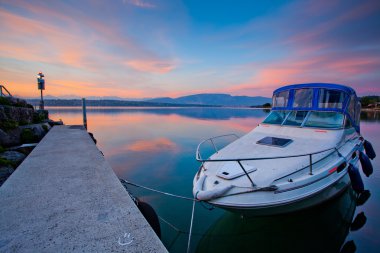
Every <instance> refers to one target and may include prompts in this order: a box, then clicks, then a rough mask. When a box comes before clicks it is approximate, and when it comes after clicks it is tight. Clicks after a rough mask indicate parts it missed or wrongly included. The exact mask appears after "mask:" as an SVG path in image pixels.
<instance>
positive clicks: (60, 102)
mask: <svg viewBox="0 0 380 253" xmlns="http://www.w3.org/2000/svg"><path fill="white" fill-rule="evenodd" d="M26 101H27V102H28V103H30V104H31V105H33V106H38V105H39V103H40V100H39V99H27V100H26ZM44 105H45V106H82V99H44ZM86 105H87V106H129V107H131V106H132V107H133V106H135V107H173V105H174V104H169V103H156V102H147V101H127V100H109V99H108V100H90V99H86ZM175 106H178V107H191V106H198V107H207V105H199V104H198V105H191V104H176V105H175Z"/></svg>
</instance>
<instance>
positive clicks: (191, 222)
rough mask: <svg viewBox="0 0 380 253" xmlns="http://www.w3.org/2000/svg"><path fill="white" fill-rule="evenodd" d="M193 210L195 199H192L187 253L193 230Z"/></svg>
mask: <svg viewBox="0 0 380 253" xmlns="http://www.w3.org/2000/svg"><path fill="white" fill-rule="evenodd" d="M194 212H195V201H193V210H192V211H191V220H190V229H189V240H188V241H187V251H186V252H187V253H189V252H190V242H191V231H192V230H193V220H194Z"/></svg>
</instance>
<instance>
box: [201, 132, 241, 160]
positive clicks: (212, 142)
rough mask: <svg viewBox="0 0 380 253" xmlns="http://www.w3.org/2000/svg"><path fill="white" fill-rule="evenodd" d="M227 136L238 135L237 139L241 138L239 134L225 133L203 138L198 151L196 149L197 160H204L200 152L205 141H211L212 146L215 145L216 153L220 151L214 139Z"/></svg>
mask: <svg viewBox="0 0 380 253" xmlns="http://www.w3.org/2000/svg"><path fill="white" fill-rule="evenodd" d="M227 136H234V137H236V139H238V138H239V136H237V135H236V134H224V135H219V136H214V137H211V138H208V139H205V140H203V141H202V142H201V143H199V144H198V147H197V151H196V154H195V159H197V161H202V160H201V159H202V157H201V154H200V151H199V149H200V147H201V146H202V144H203V143H205V142H206V141H210V142H211V144H212V146H213V147H214V150H215V153H218V149H217V147H216V146H215V143H214V140H215V139H219V138H222V137H227Z"/></svg>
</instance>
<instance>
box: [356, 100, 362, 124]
mask: <svg viewBox="0 0 380 253" xmlns="http://www.w3.org/2000/svg"><path fill="white" fill-rule="evenodd" d="M361 107H362V106H361V104H360V102H357V103H356V109H355V122H356V125H359V122H360V111H361V109H362V108H361Z"/></svg>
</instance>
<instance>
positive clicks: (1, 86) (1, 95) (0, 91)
mask: <svg viewBox="0 0 380 253" xmlns="http://www.w3.org/2000/svg"><path fill="white" fill-rule="evenodd" d="M3 89H4V90H5V91H6V92H7V93H8V96H9V97H12V94H11V93H10V92H9V91H8V90H7V88H5V86H4V85H0V97H5V94H4V93H3Z"/></svg>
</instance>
